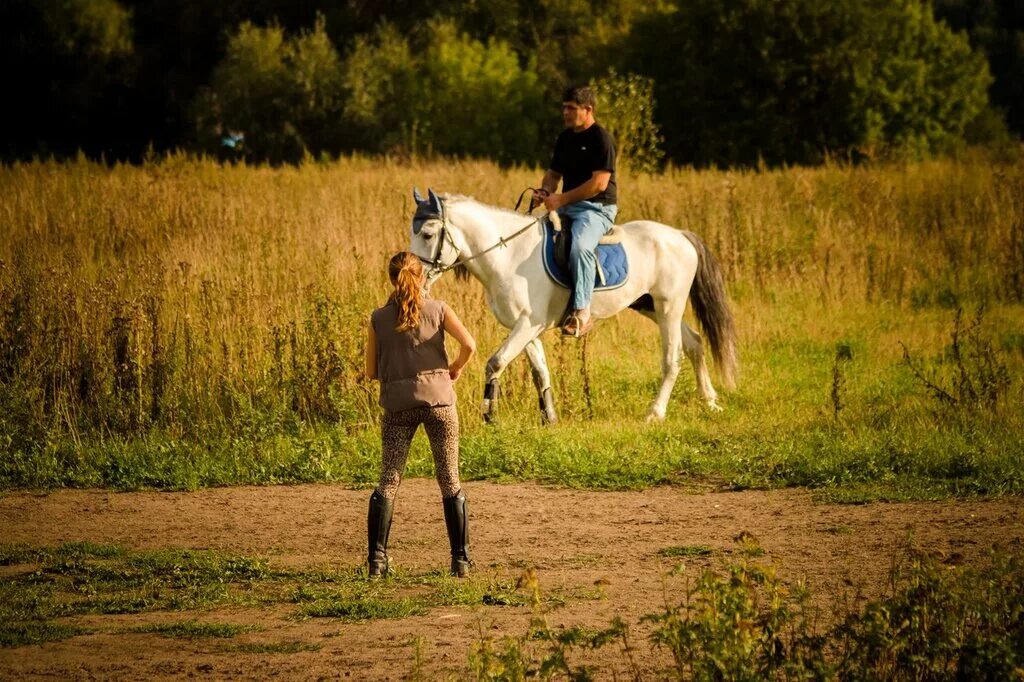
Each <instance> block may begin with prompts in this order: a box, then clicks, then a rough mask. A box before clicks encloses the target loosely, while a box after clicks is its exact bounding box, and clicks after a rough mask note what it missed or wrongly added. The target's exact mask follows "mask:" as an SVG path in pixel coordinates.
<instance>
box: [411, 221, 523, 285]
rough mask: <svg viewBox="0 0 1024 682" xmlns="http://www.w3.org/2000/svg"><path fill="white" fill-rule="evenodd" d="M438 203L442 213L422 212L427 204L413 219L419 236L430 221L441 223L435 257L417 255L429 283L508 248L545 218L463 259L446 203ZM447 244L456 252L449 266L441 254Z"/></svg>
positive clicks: (413, 228) (413, 225)
mask: <svg viewBox="0 0 1024 682" xmlns="http://www.w3.org/2000/svg"><path fill="white" fill-rule="evenodd" d="M437 203H438V206H439V208H440V209H441V210H440V213H437V212H436V211H433V210H431V212H430V213H427V212H426V211H425V210H421V209H424V207H425V206H426V204H420V206H419V208H417V209H416V215H414V216H413V219H412V233H413V234H419V233H420V231H421V230H422V229H423V225H424V224H425V223H427V222H428V221H431V220H440V221H441V230H440V232H439V233H438V240H437V246H436V247H435V248H434V253H433V257H432V258H424V257H423V256H420V255H419V254H417V255H416V257H417V258H419V259H420V262H421V263H423V264H424V265H426V266H427V281H431V280H433V279H435V277H440V276H441V275H443V274H444V273H446V272H448V271H449V270H454V269H455V268H457V267H459V266H460V265H465V264H466V263H468V262H469V261H471V260H474V259H476V258H480V257H481V256H483V255H486V254H487V253H490V252H491V251H493V250H494V249H497V248H499V247H502V246H508V242H510V241H512V240H513V239H515V238H516V237H518V236H519V235H521V234H523V233H524V232H526V231H527V230H528V229H530V228H531V227H533V226H534V225H536V224H537V223H539V222H540V220H541V218H542V217H543V216H538V217H537V218H534V219H533V220H531V221H530V222H529V223H527V224H526V225H524V226H523V227H521V228H519V229H518V230H516V231H515V232H514V233H512V234H511V235H509V236H508V237H499V238H498V241H497V242H495V243H494V244H492V245H491V246H488V247H487V248H486V249H484V250H483V251H481V252H480V253H477V254H474V255H472V256H470V257H469V258H463V257H462V249H460V248H459V247H458V246H457V245H456V244H455V240H454V239H452V236H451V233H450V231H449V230H448V212H447V211H446V210H445V207H444V202H442V201H438V202H437ZM445 242H448V243H449V244H451V247H452V249H453V250H454V251H455V260H453V261H452V262H451V263H447V264H445V263H443V262H442V261H441V254H442V253H443V252H444V245H445Z"/></svg>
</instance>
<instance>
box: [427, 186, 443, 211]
mask: <svg viewBox="0 0 1024 682" xmlns="http://www.w3.org/2000/svg"><path fill="white" fill-rule="evenodd" d="M427 199H428V201H430V207H431V208H432V209H434V213H436V214H437V215H441V214H442V212H443V211H444V209H443V208H442V207H441V197H439V196H437V195H436V194H434V190H432V189H430V188H429V187H428V188H427Z"/></svg>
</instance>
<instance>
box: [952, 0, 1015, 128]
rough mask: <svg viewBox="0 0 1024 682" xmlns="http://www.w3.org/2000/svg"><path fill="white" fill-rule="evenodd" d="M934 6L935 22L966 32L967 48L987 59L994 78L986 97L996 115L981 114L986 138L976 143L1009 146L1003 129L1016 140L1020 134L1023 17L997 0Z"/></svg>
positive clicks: (962, 0)
mask: <svg viewBox="0 0 1024 682" xmlns="http://www.w3.org/2000/svg"><path fill="white" fill-rule="evenodd" d="M934 4H935V15H936V17H937V18H938V19H939V20H941V21H944V22H946V23H948V24H949V26H950V27H951V28H953V30H955V31H966V32H967V34H968V35H969V36H970V39H971V44H972V45H974V46H975V47H976V48H979V49H981V50H983V51H984V53H985V55H986V56H987V57H988V61H989V68H990V69H991V71H992V75H993V77H994V82H993V84H992V87H991V89H990V95H991V97H992V104H993V105H994V106H995V107H997V108H998V111H987V112H986V113H985V118H986V119H987V122H986V123H985V125H987V126H988V127H989V128H990V134H989V135H984V136H979V138H976V141H977V142H999V141H1003V142H1004V143H1005V142H1009V135H1007V134H1006V133H1007V126H1008V127H1009V129H1010V130H1013V131H1015V132H1016V134H1017V136H1019V135H1020V134H1021V133H1022V132H1024V78H1021V74H1022V73H1024V13H1022V12H1021V11H1020V7H1019V5H1017V4H1016V3H1013V2H998V1H997V0H982V1H980V2H978V1H977V0H936V2H935V3H934ZM1004 114H1005V121H1004V120H1003V119H1004ZM979 123H981V122H979ZM979 132H980V131H979ZM1000 138H1002V139H1000Z"/></svg>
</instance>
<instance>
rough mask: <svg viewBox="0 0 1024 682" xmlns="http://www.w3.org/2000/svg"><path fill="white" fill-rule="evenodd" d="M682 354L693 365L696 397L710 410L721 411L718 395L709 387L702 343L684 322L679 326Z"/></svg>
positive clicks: (709, 377)
mask: <svg viewBox="0 0 1024 682" xmlns="http://www.w3.org/2000/svg"><path fill="white" fill-rule="evenodd" d="M681 331H682V337H683V338H682V341H683V352H684V353H686V357H687V358H689V359H690V364H692V365H693V376H694V378H695V379H696V380H697V395H698V396H699V397H700V398H701V400H703V401H704V402H705V403H706V404H707V406H708V407H709V408H711V409H712V410H716V411H717V410H721V409H722V408H721V407H719V406H718V394H717V393H716V392H715V387H714V386H712V385H711V375H710V374H709V373H708V364H707V362H705V360H704V343H703V340H702V339H701V337H700V334H698V333H697V332H696V331H694V330H693V328H692V327H690V325H688V324H686V322H685V321H684V322H683V323H682V326H681Z"/></svg>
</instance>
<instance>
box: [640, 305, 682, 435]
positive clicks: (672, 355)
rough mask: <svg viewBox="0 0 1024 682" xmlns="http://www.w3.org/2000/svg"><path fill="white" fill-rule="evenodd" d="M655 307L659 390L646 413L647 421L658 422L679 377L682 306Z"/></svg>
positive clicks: (663, 414) (662, 417)
mask: <svg viewBox="0 0 1024 682" xmlns="http://www.w3.org/2000/svg"><path fill="white" fill-rule="evenodd" d="M660 303H661V305H656V306H655V316H656V317H657V321H658V328H659V329H660V330H661V388H660V389H659V390H658V397H657V398H655V399H654V403H652V404H651V409H650V411H649V412H648V413H647V421H660V420H662V419H664V418H665V410H666V409H667V408H668V399H669V397H671V395H672V387H673V386H675V385H676V377H677V376H679V351H680V347H681V346H682V336H683V332H682V328H681V327H682V324H681V322H682V319H683V310H682V308H683V306H685V304H686V302H685V300H684V301H683V306H681V305H679V303H677V302H676V301H661V302H660Z"/></svg>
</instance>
